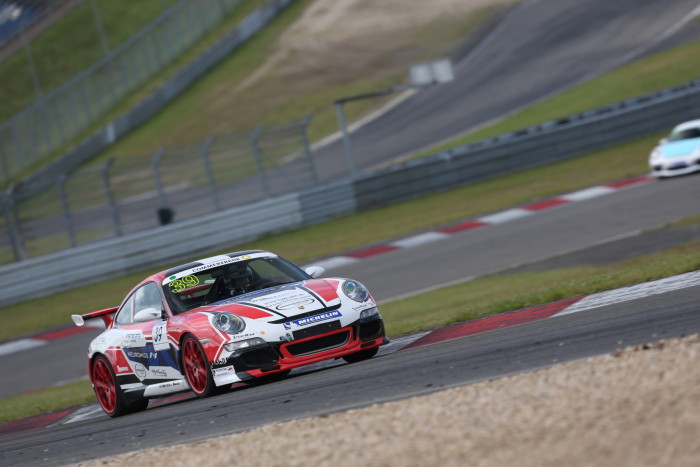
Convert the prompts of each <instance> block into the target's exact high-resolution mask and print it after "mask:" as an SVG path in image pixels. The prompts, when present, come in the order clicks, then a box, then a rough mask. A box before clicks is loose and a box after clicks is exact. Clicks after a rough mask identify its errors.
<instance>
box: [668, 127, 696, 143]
mask: <svg viewBox="0 0 700 467" xmlns="http://www.w3.org/2000/svg"><path fill="white" fill-rule="evenodd" d="M693 138H700V128H686V129H684V130H680V131H674V132H673V133H671V135H670V136H669V137H668V140H669V141H680V140H683V139H693Z"/></svg>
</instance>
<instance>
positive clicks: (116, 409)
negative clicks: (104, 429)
mask: <svg viewBox="0 0 700 467" xmlns="http://www.w3.org/2000/svg"><path fill="white" fill-rule="evenodd" d="M92 385H93V389H94V390H95V395H96V396H97V402H99V404H100V407H102V410H103V411H104V412H105V413H106V414H107V415H109V416H110V417H119V416H121V415H126V414H128V413H133V412H140V411H142V410H146V407H148V399H138V400H134V401H127V400H126V399H125V398H124V392H123V391H122V388H121V387H120V386H119V384H117V377H116V376H115V374H114V370H113V369H112V364H111V363H110V362H109V360H108V359H107V358H106V357H105V356H103V355H98V356H97V357H96V358H95V359H94V360H93V362H92Z"/></svg>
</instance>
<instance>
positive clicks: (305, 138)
mask: <svg viewBox="0 0 700 467" xmlns="http://www.w3.org/2000/svg"><path fill="white" fill-rule="evenodd" d="M312 117H313V114H308V115H307V116H306V117H304V119H303V120H302V121H301V127H300V129H301V143H302V144H303V145H304V154H306V158H307V160H308V161H309V169H310V170H311V177H312V178H313V181H314V185H318V183H319V182H318V172H317V171H316V162H315V161H314V154H313V152H312V151H311V145H310V144H309V134H308V129H309V123H310V122H311V118H312Z"/></svg>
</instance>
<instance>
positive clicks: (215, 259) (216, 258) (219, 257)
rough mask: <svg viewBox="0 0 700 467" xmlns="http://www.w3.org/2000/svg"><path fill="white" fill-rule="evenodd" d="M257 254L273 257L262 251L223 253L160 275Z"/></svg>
mask: <svg viewBox="0 0 700 467" xmlns="http://www.w3.org/2000/svg"><path fill="white" fill-rule="evenodd" d="M258 253H268V254H269V255H270V256H275V255H274V254H273V253H269V252H267V251H264V250H246V251H234V252H232V253H225V254H223V255H217V256H209V257H208V258H202V259H198V260H197V261H193V262H191V263H187V264H181V265H180V266H175V267H172V268H170V269H168V270H165V271H162V272H161V274H162V275H163V276H170V275H173V274H177V273H178V272H181V271H185V270H187V269H192V268H196V267H197V266H205V265H208V264H212V263H216V262H219V261H221V260H222V258H226V257H228V258H235V257H237V256H245V255H253V254H258Z"/></svg>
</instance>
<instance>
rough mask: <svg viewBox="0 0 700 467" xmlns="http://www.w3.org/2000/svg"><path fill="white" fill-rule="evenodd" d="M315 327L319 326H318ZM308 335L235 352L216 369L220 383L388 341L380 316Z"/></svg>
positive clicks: (324, 326) (322, 326) (321, 328)
mask: <svg viewBox="0 0 700 467" xmlns="http://www.w3.org/2000/svg"><path fill="white" fill-rule="evenodd" d="M314 328H315V329H314ZM305 332H306V336H305V337H302V338H299V339H294V340H291V341H288V342H265V344H260V345H257V346H255V347H248V348H245V349H242V350H240V351H236V352H233V353H232V354H231V355H230V356H229V357H228V358H227V359H226V361H225V362H218V364H217V365H216V366H215V368H213V369H212V373H213V374H214V381H215V383H216V384H217V386H221V385H223V384H232V383H235V382H237V381H250V380H254V379H256V378H260V377H262V376H266V375H270V374H274V373H279V372H285V371H289V370H291V369H294V368H298V367H301V366H305V365H311V364H313V363H317V362H321V361H324V360H331V359H334V358H341V357H344V356H346V355H350V354H353V353H356V352H359V351H362V350H366V349H371V348H374V347H379V346H380V345H383V344H385V343H387V342H388V340H386V337H385V331H384V322H383V321H382V319H381V317H380V316H378V315H377V316H373V317H370V318H368V319H365V320H362V321H357V322H355V323H352V324H350V325H349V326H345V327H337V328H335V329H330V326H328V323H324V324H319V325H317V326H313V327H311V328H309V329H308V330H305Z"/></svg>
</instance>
